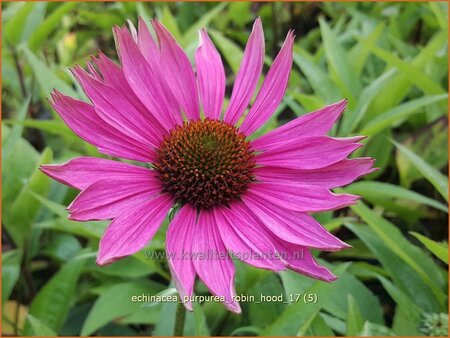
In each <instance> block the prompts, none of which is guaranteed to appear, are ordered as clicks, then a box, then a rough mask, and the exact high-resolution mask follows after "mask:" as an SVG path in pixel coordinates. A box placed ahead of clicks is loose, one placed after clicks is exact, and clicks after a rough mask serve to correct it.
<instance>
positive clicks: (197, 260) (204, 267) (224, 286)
mask: <svg viewBox="0 0 450 338" xmlns="http://www.w3.org/2000/svg"><path fill="white" fill-rule="evenodd" d="M220 226H221V224H216V223H215V222H214V215H213V213H212V212H211V211H210V210H201V211H200V215H199V217H198V221H197V227H196V230H195V238H194V241H193V243H192V251H193V258H194V261H193V263H194V267H195V271H196V272H197V274H198V276H199V277H200V279H201V280H202V281H203V282H204V283H205V285H206V286H207V287H208V289H209V290H210V291H211V293H212V294H213V295H215V296H219V297H224V298H225V307H227V308H228V309H229V310H231V311H233V312H236V313H240V312H241V308H240V306H239V303H238V302H236V300H235V299H234V296H235V295H236V292H235V290H234V274H235V268H234V265H233V261H232V259H231V258H230V257H229V255H228V252H227V249H226V248H225V245H224V244H223V242H222V239H221V237H220V233H219V230H218V227H220Z"/></svg>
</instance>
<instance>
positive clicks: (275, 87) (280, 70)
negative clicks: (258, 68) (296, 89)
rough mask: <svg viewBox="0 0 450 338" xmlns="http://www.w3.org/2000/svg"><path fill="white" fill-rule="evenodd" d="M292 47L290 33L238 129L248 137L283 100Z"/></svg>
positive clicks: (291, 33)
mask: <svg viewBox="0 0 450 338" xmlns="http://www.w3.org/2000/svg"><path fill="white" fill-rule="evenodd" d="M293 45H294V33H293V31H290V32H289V33H288V35H287V37H286V40H285V41H284V43H283V46H282V47H281V50H280V52H279V53H278V55H277V57H276V58H275V60H274V61H273V64H272V66H271V67H270V69H269V72H268V73H267V75H266V78H265V79H264V82H263V84H262V86H261V89H260V90H259V93H258V96H257V97H256V100H255V103H254V104H253V106H252V107H251V108H250V111H249V112H248V115H247V116H246V117H245V119H244V122H243V123H242V125H241V126H240V127H239V130H240V131H242V132H243V133H244V134H246V135H250V134H252V133H253V132H254V131H255V130H257V129H258V128H259V127H261V126H262V125H263V124H264V123H265V122H266V121H267V120H268V119H269V118H270V116H272V114H273V113H274V111H275V109H276V108H277V107H278V105H279V104H280V102H281V100H282V99H283V96H284V93H285V92H286V88H287V84H288V80H289V74H290V73H291V68H292V47H293Z"/></svg>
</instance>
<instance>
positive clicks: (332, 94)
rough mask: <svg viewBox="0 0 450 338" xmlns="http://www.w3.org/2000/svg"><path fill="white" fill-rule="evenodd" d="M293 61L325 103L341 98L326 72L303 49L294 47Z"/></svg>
mask: <svg viewBox="0 0 450 338" xmlns="http://www.w3.org/2000/svg"><path fill="white" fill-rule="evenodd" d="M294 62H295V64H296V65H297V66H298V67H299V68H300V69H301V71H302V72H303V73H304V74H305V76H306V78H307V79H308V83H309V84H310V85H311V87H312V89H313V91H314V93H315V94H316V95H318V96H319V97H320V98H321V99H322V100H323V101H324V102H325V103H327V104H328V103H333V102H337V101H339V100H340V99H341V98H342V94H341V92H340V91H339V89H338V88H337V87H336V85H335V84H334V83H333V81H331V79H330V77H329V76H328V74H327V73H326V72H325V71H324V70H322V69H321V68H320V67H319V66H318V65H317V64H316V63H315V62H314V60H312V58H311V56H310V55H309V54H308V53H307V52H305V51H304V50H303V49H300V48H298V47H295V48H294Z"/></svg>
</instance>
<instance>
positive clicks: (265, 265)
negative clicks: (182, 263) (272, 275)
mask: <svg viewBox="0 0 450 338" xmlns="http://www.w3.org/2000/svg"><path fill="white" fill-rule="evenodd" d="M214 216H215V219H216V224H218V229H219V232H220V235H221V237H222V240H223V243H224V244H225V246H226V248H227V249H228V250H230V251H231V252H233V254H234V255H235V256H236V258H238V259H240V260H242V261H243V262H245V263H247V264H250V265H253V266H255V267H257V268H262V269H268V270H273V271H281V270H284V269H285V267H284V265H283V264H282V263H281V262H280V261H279V260H278V259H277V258H276V257H277V251H276V250H275V247H274V246H273V244H272V238H271V235H270V234H269V233H268V232H267V231H266V230H265V228H264V226H262V225H261V223H260V222H259V220H258V219H257V218H255V217H254V216H252V213H250V212H249V210H248V209H247V208H246V206H245V205H243V204H242V203H241V202H235V203H232V204H231V206H230V208H225V207H222V208H215V210H214Z"/></svg>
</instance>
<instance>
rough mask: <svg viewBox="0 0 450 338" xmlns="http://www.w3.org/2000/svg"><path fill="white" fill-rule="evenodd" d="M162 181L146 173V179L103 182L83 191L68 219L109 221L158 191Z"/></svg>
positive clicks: (71, 205) (72, 204) (130, 178)
mask: <svg viewBox="0 0 450 338" xmlns="http://www.w3.org/2000/svg"><path fill="white" fill-rule="evenodd" d="M161 190H162V188H161V182H160V180H159V179H158V178H157V177H156V176H155V174H154V173H153V172H152V171H151V170H148V174H147V177H141V178H139V179H138V178H136V177H124V178H121V179H115V180H114V181H112V180H109V179H104V180H100V181H97V182H95V183H94V184H92V185H90V186H89V187H87V188H86V189H85V190H83V191H82V192H81V193H80V194H79V195H78V196H77V198H75V199H74V200H73V202H72V203H71V204H70V205H69V207H68V209H69V211H70V213H71V214H70V217H69V218H70V219H72V220H77V221H89V220H101V219H111V218H114V217H117V216H120V215H121V214H123V213H126V212H127V211H128V210H129V209H130V208H132V207H133V206H135V205H138V204H141V203H143V202H144V201H147V200H149V199H150V198H151V197H152V196H154V195H156V194H158V193H159V192H161Z"/></svg>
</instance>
